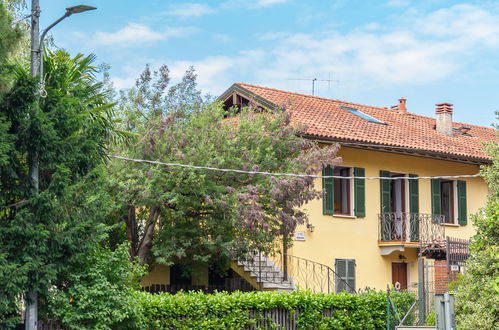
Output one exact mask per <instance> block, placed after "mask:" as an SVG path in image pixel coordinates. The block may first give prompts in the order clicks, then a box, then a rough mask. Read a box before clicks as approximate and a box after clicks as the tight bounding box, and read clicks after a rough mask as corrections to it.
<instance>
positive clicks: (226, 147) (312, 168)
mask: <svg viewBox="0 0 499 330" xmlns="http://www.w3.org/2000/svg"><path fill="white" fill-rule="evenodd" d="M231 115H235V114H234V113H228V112H226V111H225V110H224V109H223V108H222V105H221V104H219V103H212V104H210V105H208V106H205V107H204V109H202V110H200V111H195V112H190V113H189V114H186V113H185V112H179V111H172V112H168V113H166V114H163V115H160V116H159V117H157V118H155V119H154V120H150V121H148V122H147V123H146V125H144V127H143V128H142V129H140V130H139V131H138V135H139V136H140V138H139V139H138V140H137V141H136V142H135V143H133V144H128V145H127V146H126V147H122V148H119V149H118V150H116V153H117V154H119V155H123V156H129V157H132V158H138V159H150V160H157V161H162V162H170V163H182V164H190V165H204V166H212V167H217V168H233V169H243V170H255V171H269V172H281V173H282V172H288V173H308V174H316V173H318V172H320V171H321V170H322V168H323V166H325V165H328V164H333V165H334V164H337V163H338V162H339V159H337V158H336V156H335V153H336V151H337V146H335V145H333V146H330V147H324V148H321V147H319V146H318V145H317V144H316V143H315V142H313V141H310V140H306V139H304V138H302V137H300V136H299V132H300V130H299V128H297V127H293V126H291V125H290V120H289V119H290V117H289V114H288V113H285V112H281V111H277V110H276V111H275V112H274V113H272V112H262V113H254V112H250V111H248V110H246V109H243V110H242V111H240V112H238V113H237V114H236V115H237V116H232V117H231ZM109 169H110V172H109V175H110V177H111V178H112V180H113V181H112V184H111V186H112V191H113V192H115V193H116V197H115V200H116V202H117V206H119V207H120V210H118V212H121V218H122V219H124V221H125V223H126V226H127V235H128V239H129V241H130V242H131V246H130V254H131V256H132V257H138V258H139V261H140V263H141V264H146V263H153V262H157V263H163V264H170V263H171V262H172V261H175V262H179V263H183V264H186V265H189V266H193V265H196V264H199V263H212V262H213V261H214V260H216V259H225V260H226V258H229V257H231V256H234V255H236V254H243V253H247V252H249V251H254V250H255V249H260V250H264V251H272V250H273V248H274V247H275V242H276V238H279V237H281V238H282V237H283V236H284V237H286V238H287V237H288V236H289V234H290V233H292V232H293V231H294V229H295V227H296V226H297V225H298V224H303V223H305V222H306V221H307V215H306V213H305V212H304V211H303V209H302V206H303V205H304V204H306V202H308V201H310V200H311V199H313V198H316V197H318V196H319V195H320V192H319V191H316V190H315V189H314V185H313V183H314V180H313V179H312V178H309V177H306V178H305V177H273V176H266V175H246V174H240V173H231V172H226V173H224V172H216V171H206V170H195V169H188V168H179V167H164V166H159V165H150V164H146V165H144V164H137V163H134V162H128V161H123V160H115V161H113V162H112V163H111V166H110V168H109Z"/></svg>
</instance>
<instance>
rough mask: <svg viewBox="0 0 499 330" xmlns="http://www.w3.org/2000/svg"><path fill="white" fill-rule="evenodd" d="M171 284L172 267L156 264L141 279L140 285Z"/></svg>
mask: <svg viewBox="0 0 499 330" xmlns="http://www.w3.org/2000/svg"><path fill="white" fill-rule="evenodd" d="M152 284H170V267H167V266H164V265H156V266H155V267H154V268H153V269H152V270H151V271H150V272H149V273H147V274H146V275H144V277H142V279H141V280H140V285H142V286H149V285H152Z"/></svg>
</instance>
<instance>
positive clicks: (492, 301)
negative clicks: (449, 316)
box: [456, 143, 499, 329]
mask: <svg viewBox="0 0 499 330" xmlns="http://www.w3.org/2000/svg"><path fill="white" fill-rule="evenodd" d="M487 149H488V152H489V154H490V155H491V157H492V165H490V166H484V167H483V168H482V174H483V176H484V178H485V181H486V182H487V183H488V185H489V189H490V194H489V199H488V201H487V206H486V207H485V208H484V209H483V210H481V211H480V212H479V213H478V214H476V215H475V216H474V217H473V223H474V224H475V226H476V230H477V233H476V235H475V237H474V238H473V241H472V244H471V256H470V258H469V260H468V261H467V263H466V274H465V275H464V277H463V278H462V279H461V282H460V283H459V285H458V287H457V293H456V321H457V325H458V327H459V328H461V329H497V327H498V325H499V144H498V143H492V144H490V145H489V146H488V147H487Z"/></svg>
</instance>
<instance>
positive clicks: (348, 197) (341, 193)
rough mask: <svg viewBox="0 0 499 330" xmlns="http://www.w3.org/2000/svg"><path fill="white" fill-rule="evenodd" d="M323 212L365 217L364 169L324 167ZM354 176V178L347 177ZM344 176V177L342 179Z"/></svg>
mask: <svg viewBox="0 0 499 330" xmlns="http://www.w3.org/2000/svg"><path fill="white" fill-rule="evenodd" d="M323 175H324V176H334V178H324V179H323V181H322V187H323V191H324V195H323V213H324V214H329V215H339V216H341V215H344V216H345V215H346V216H352V215H355V216H357V217H365V213H366V212H365V180H364V179H363V177H364V176H365V170H364V169H363V168H358V167H355V168H351V167H334V168H332V167H330V166H328V167H326V168H325V169H324V170H323ZM352 176H354V177H355V178H354V179H351V178H349V177H352ZM343 177H344V179H343Z"/></svg>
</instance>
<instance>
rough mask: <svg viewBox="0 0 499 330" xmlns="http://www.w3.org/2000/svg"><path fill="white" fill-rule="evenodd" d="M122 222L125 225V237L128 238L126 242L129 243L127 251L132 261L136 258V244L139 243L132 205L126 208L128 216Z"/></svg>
mask: <svg viewBox="0 0 499 330" xmlns="http://www.w3.org/2000/svg"><path fill="white" fill-rule="evenodd" d="M124 220H125V225H126V236H127V238H128V241H129V242H130V248H129V249H128V251H129V253H130V260H133V259H134V258H135V257H137V244H138V242H139V233H138V229H137V217H136V212H135V206H134V205H129V206H128V214H127V216H126V217H125V219H124Z"/></svg>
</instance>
